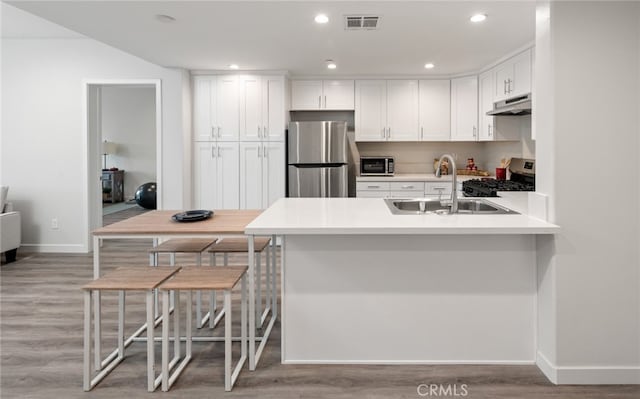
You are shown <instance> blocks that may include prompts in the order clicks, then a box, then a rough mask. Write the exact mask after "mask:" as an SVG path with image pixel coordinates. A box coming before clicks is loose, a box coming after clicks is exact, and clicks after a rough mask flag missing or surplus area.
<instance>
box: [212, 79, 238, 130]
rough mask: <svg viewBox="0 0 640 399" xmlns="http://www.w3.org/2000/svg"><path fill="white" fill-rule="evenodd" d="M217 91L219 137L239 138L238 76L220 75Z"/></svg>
mask: <svg viewBox="0 0 640 399" xmlns="http://www.w3.org/2000/svg"><path fill="white" fill-rule="evenodd" d="M217 93H218V95H217V112H216V120H217V124H216V126H217V129H216V130H217V131H216V133H217V138H218V140H225V141H230V140H238V136H239V135H238V130H239V122H240V115H239V110H240V102H239V98H238V97H239V94H240V92H239V88H238V77H237V76H232V75H225V76H219V77H218V87H217Z"/></svg>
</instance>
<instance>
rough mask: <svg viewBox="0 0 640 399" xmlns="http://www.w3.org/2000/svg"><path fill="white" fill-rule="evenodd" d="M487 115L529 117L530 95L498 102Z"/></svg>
mask: <svg viewBox="0 0 640 399" xmlns="http://www.w3.org/2000/svg"><path fill="white" fill-rule="evenodd" d="M487 115H493V116H496V115H508V116H518V115H531V94H526V95H524V96H519V97H514V98H510V99H508V100H503V101H498V102H497V103H495V104H494V105H493V110H491V111H489V112H487Z"/></svg>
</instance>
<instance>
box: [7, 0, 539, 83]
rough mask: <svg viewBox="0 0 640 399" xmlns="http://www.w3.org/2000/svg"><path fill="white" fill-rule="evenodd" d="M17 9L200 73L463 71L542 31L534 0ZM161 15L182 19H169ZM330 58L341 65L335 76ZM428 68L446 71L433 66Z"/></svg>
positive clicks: (28, 5)
mask: <svg viewBox="0 0 640 399" xmlns="http://www.w3.org/2000/svg"><path fill="white" fill-rule="evenodd" d="M7 3H9V4H11V5H14V6H15V7H18V8H20V9H22V10H25V11H27V12H29V13H31V14H35V15H37V16H40V17H42V18H44V19H47V20H49V21H52V22H55V23H56V24H59V25H61V26H63V27H65V28H68V29H69V30H71V31H73V32H78V33H80V34H82V35H86V36H88V37H91V38H94V39H96V40H99V41H101V42H104V43H107V44H109V45H111V46H114V47H116V48H119V49H122V50H124V51H126V52H128V53H131V54H134V55H136V56H139V57H141V58H144V59H146V60H148V61H150V62H153V63H155V64H158V65H162V66H167V67H180V68H186V69H190V70H220V69H223V70H224V69H228V66H229V65H230V64H238V65H239V66H240V69H242V70H287V71H289V72H290V73H291V74H292V75H330V76H332V75H336V76H340V75H343V76H346V75H358V76H365V75H372V76H375V75H424V76H439V75H457V74H462V73H466V72H474V71H477V70H479V69H481V68H482V67H484V66H486V65H488V64H490V63H492V62H493V61H495V60H497V59H498V58H500V57H502V56H504V55H506V54H508V53H510V52H512V51H514V50H517V49H518V48H520V47H522V46H524V45H526V44H528V43H531V42H533V40H534V32H535V2H534V1H509V2H505V1H498V2H482V1H473V2H462V1H447V2H433V1H384V2H380V1H348V2H347V1H333V2H311V1H226V2H223V1H171V2H166V1H137V2H133V1H7ZM6 8H8V7H6ZM478 12H481V13H486V14H487V15H488V18H487V20H486V21H485V22H482V23H479V24H474V23H471V22H470V21H469V17H470V16H471V15H473V14H475V13H478ZM318 13H324V14H326V15H327V16H328V17H329V18H330V21H329V23H327V24H325V25H319V24H316V23H315V22H314V20H313V19H314V16H315V15H316V14H318ZM5 14H6V13H5ZM157 14H165V15H170V16H172V17H174V18H175V21H174V22H170V23H167V22H161V21H159V20H158V19H156V18H155V16H156V15H157ZM352 14H367V15H369V14H375V15H379V16H380V17H381V19H380V23H379V28H378V29H377V30H373V31H347V30H345V29H344V21H343V18H344V15H352ZM10 18H11V15H8V16H7V15H3V25H5V24H6V23H8V24H9V28H10V27H11V25H14V26H13V28H14V29H17V30H18V31H19V30H20V29H22V31H23V32H22V33H21V34H22V35H25V36H28V34H29V33H28V32H25V28H24V26H25V25H24V24H16V23H13V22H15V21H13V22H12V21H11V20H10ZM21 27H22V28H21ZM34 29H36V30H37V24H36V27H34ZM40 29H41V30H42V27H41V28H40ZM59 29H63V28H59ZM3 31H5V32H4V35H7V31H6V29H5V28H4V27H3ZM73 32H69V31H67V30H66V29H64V30H58V31H57V32H53V33H57V34H58V35H62V36H64V34H67V35H73ZM39 34H40V35H42V34H43V32H39ZM34 36H38V33H36V34H34ZM327 59H332V60H334V61H335V62H336V63H337V65H338V68H337V69H335V70H328V69H327V68H326V67H325V60H327ZM427 62H433V63H434V64H435V65H436V67H435V68H433V69H432V70H426V69H424V64H425V63H427Z"/></svg>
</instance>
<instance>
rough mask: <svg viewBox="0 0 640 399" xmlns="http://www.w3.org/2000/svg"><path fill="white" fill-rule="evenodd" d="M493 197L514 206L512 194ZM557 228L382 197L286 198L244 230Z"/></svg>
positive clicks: (439, 231) (260, 232) (537, 221)
mask: <svg viewBox="0 0 640 399" xmlns="http://www.w3.org/2000/svg"><path fill="white" fill-rule="evenodd" d="M487 199H489V198H487ZM489 200H491V201H493V200H494V199H493V198H491V199H489ZM495 202H496V203H499V204H500V205H503V206H506V207H508V208H511V206H509V205H511V204H510V201H509V199H508V198H501V199H498V200H496V201H495ZM521 206H522V205H520V206H518V208H520V207H521ZM513 208H516V206H513ZM559 229H560V227H558V226H556V225H554V224H551V223H548V222H545V221H543V220H540V219H536V218H533V217H529V216H527V215H525V214H520V215H434V214H428V215H394V214H392V213H391V211H390V210H389V208H388V207H387V205H386V204H385V202H384V200H383V199H382V198H282V199H280V200H278V201H277V202H275V203H274V204H273V205H272V206H271V207H270V208H269V209H267V210H265V211H264V212H263V213H262V214H261V215H260V216H258V217H257V218H256V219H255V220H254V221H253V222H251V223H250V224H249V225H248V226H247V228H246V229H245V233H247V234H256V235H271V234H359V235H363V234H365V235H366V234H433V235H445V234H555V233H557V232H558V231H559Z"/></svg>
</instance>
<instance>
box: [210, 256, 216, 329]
mask: <svg viewBox="0 0 640 399" xmlns="http://www.w3.org/2000/svg"><path fill="white" fill-rule="evenodd" d="M210 264H211V267H216V254H215V253H214V252H212V253H211V255H210ZM216 308H217V304H216V292H215V290H212V291H211V294H210V296H209V312H210V313H209V328H213V327H214V325H215V319H216V318H215V317H214V316H215V314H216Z"/></svg>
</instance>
